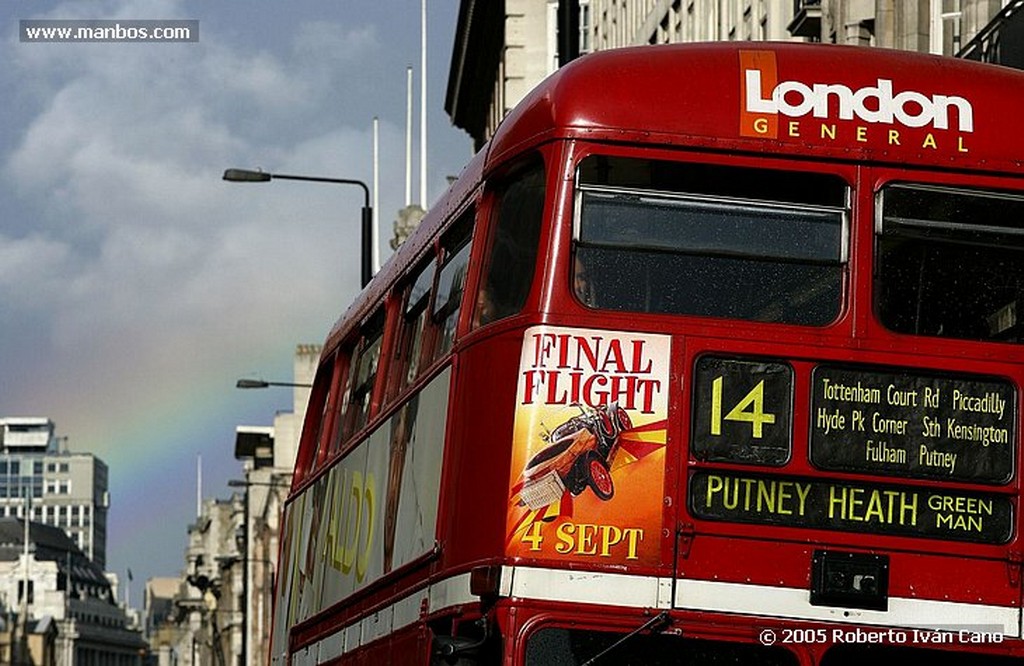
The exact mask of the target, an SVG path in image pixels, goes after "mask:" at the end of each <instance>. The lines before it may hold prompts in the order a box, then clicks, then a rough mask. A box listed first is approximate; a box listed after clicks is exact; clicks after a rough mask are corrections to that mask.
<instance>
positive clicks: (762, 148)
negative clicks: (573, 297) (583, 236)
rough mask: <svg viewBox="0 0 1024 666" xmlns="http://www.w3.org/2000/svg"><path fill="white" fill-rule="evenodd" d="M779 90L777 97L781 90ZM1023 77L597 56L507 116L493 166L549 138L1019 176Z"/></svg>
mask: <svg viewBox="0 0 1024 666" xmlns="http://www.w3.org/2000/svg"><path fill="white" fill-rule="evenodd" d="M773 93H774V95H773ZM1022 106H1024V72H1020V71H1017V70H1013V69H1009V68H1004V67H998V66H994V65H985V64H980V63H976V62H971V61H966V60H958V59H953V58H944V57H940V56H931V55H922V54H917V53H908V52H903V51H892V50H887V49H879V48H859V47H848V46H835V45H821V44H802V43H771V42H768V43H764V42H744V43H742V44H739V43H736V42H729V43H721V42H718V43H707V44H674V45H663V46H640V47H631V48H624V49H614V50H609V51H600V52H597V53H593V54H590V55H587V56H584V57H582V58H579V59H578V60H576V61H574V62H572V63H570V64H569V65H567V66H565V67H563V68H562V69H560V70H558V71H557V72H555V73H554V74H552V75H551V76H550V77H549V78H548V79H546V80H545V81H544V82H543V83H541V84H540V85H539V86H538V87H537V88H536V89H534V91H533V92H532V93H531V94H530V95H528V96H527V98H526V99H525V100H523V102H522V103H520V104H519V106H518V107H517V108H516V109H515V110H514V111H513V112H512V113H511V114H510V115H509V116H508V117H507V118H506V119H505V121H504V122H503V123H502V125H501V126H500V127H499V128H498V131H497V132H496V134H495V136H494V138H493V140H492V141H491V146H490V153H489V155H488V162H493V161H500V160H502V159H503V158H504V157H505V156H507V155H510V154H512V153H516V152H518V151H520V150H522V149H523V148H524V147H526V146H527V145H529V144H532V143H534V142H537V141H539V140H544V139H545V138H589V139H594V140H607V141H642V142H655V143H665V144H673V145H685V146H694V147H700V148H709V149H718V150H731V151H750V152H756V153H766V152H767V153H779V154H782V155H794V156H799V155H814V156H816V157H827V158H838V159H847V160H867V161H878V162H887V163H899V164H907V165H910V164H914V165H921V166H936V167H952V168H965V169H980V170H987V171H1008V170H1010V171H1013V170H1018V169H1020V167H1021V166H1022V161H1024V133H1022V132H1021V131H1020V128H1019V120H1018V117H1017V114H1016V112H1015V111H1014V109H1019V108H1021V107H1022Z"/></svg>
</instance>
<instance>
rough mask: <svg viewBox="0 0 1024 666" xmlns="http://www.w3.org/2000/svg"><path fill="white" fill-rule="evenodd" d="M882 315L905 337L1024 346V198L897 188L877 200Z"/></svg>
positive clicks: (884, 321)
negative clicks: (917, 336)
mask: <svg viewBox="0 0 1024 666" xmlns="http://www.w3.org/2000/svg"><path fill="white" fill-rule="evenodd" d="M877 210H878V211H879V212H878V220H879V223H878V228H877V230H876V231H877V242H876V249H875V253H876V265H875V311H876V313H877V315H878V318H879V320H880V321H881V323H882V325H883V326H885V327H886V328H888V329H890V330H893V331H896V332H898V333H909V334H914V335H927V336H935V337H944V338H960V339H967V340H999V341H1003V342H1021V341H1022V340H1024V330H1022V329H1024V327H1022V325H1021V317H1022V316H1024V312H1021V311H1020V308H1021V306H1024V303H1021V300H1022V297H1024V195H1022V194H1014V193H1008V192H994V191H984V190H973V189H960V188H952V187H942V186H934V185H920V184H913V185H911V184H892V185H888V186H886V187H884V188H883V189H882V190H881V192H879V194H878V205H877Z"/></svg>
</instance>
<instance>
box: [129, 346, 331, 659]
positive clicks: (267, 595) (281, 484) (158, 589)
mask: <svg viewBox="0 0 1024 666" xmlns="http://www.w3.org/2000/svg"><path fill="white" fill-rule="evenodd" d="M319 358H320V346H319V345H298V346H297V347H296V350H295V356H294V367H293V378H292V381H291V382H253V384H255V385H257V386H256V387H258V388H264V387H268V386H285V387H289V388H291V391H292V401H291V402H292V404H291V411H287V410H284V411H281V412H278V413H277V414H276V415H275V416H274V419H273V425H271V426H238V427H237V428H236V431H235V458H237V459H238V460H239V461H241V462H242V470H241V471H242V474H241V476H242V477H243V478H240V479H235V480H232V481H229V482H228V485H229V486H230V487H232V488H234V489H235V490H234V492H233V493H232V494H231V497H230V498H228V499H206V500H204V501H203V502H202V504H201V509H200V512H199V515H198V517H197V518H196V522H195V523H194V524H192V525H190V526H189V527H188V539H189V542H188V548H187V549H186V552H185V572H186V573H185V575H184V576H183V577H182V578H180V579H166V580H159V581H158V580H156V579H153V580H150V581H149V582H148V583H147V588H146V590H147V591H146V616H147V622H146V625H147V636H148V639H149V644H150V647H151V650H152V654H153V656H154V663H155V664H156V666H199V665H201V664H257V663H263V661H265V656H266V655H267V654H269V650H270V622H271V613H272V603H273V586H274V575H275V572H276V571H277V558H278V544H279V534H280V524H279V518H280V513H281V508H282V506H283V504H284V500H285V499H286V497H287V494H288V489H289V487H290V485H291V476H292V469H293V468H294V466H295V455H296V452H297V450H298V442H299V435H300V433H301V430H302V422H303V420H304V418H305V413H306V403H307V402H308V400H309V390H310V386H311V385H312V383H313V375H314V373H315V372H316V367H317V363H318V361H319Z"/></svg>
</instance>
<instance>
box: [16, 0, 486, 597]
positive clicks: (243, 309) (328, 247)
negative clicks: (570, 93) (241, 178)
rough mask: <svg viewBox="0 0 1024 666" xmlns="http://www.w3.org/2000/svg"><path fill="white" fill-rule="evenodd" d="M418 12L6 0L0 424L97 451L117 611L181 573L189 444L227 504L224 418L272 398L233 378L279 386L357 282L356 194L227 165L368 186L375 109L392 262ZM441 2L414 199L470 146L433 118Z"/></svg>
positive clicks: (397, 7)
mask: <svg viewBox="0 0 1024 666" xmlns="http://www.w3.org/2000/svg"><path fill="white" fill-rule="evenodd" d="M419 7H420V3H419V0H331V1H327V0H320V1H314V0H287V1H286V0H248V1H246V2H240V1H238V0H68V1H66V2H51V1H49V0H0V62H2V63H3V66H2V67H0V417H2V416H46V417H49V418H51V419H53V420H54V421H55V422H56V424H57V430H58V433H57V434H58V435H59V436H67V437H68V438H69V440H68V441H69V445H70V448H71V449H72V450H73V451H84V452H92V453H94V454H96V455H98V456H99V457H101V458H102V459H103V460H104V461H106V463H107V464H108V465H109V467H110V478H111V480H110V488H111V502H112V504H111V509H110V525H109V531H108V539H109V547H108V569H110V570H112V571H115V572H118V573H119V574H120V575H121V576H122V577H123V576H124V575H125V571H126V570H127V569H128V568H131V570H132V572H133V575H134V578H135V584H134V587H135V589H134V590H133V592H132V600H133V602H139V601H141V585H142V581H143V580H145V579H146V578H148V577H150V576H158V575H176V574H177V573H178V572H179V571H180V570H181V569H182V568H183V566H184V547H185V542H186V528H187V525H188V524H189V523H190V522H191V521H192V520H193V519H194V517H195V504H196V500H195V497H196V491H195V486H196V479H195V477H196V460H197V457H198V456H200V455H201V457H202V461H203V477H204V483H203V486H204V495H206V496H220V497H227V496H228V495H229V489H228V487H227V480H228V479H229V478H233V477H234V478H237V477H238V476H239V470H240V466H239V463H237V462H236V461H235V460H234V459H233V455H232V454H233V447H234V429H235V426H236V425H237V424H255V425H260V424H266V425H269V424H270V423H271V421H272V419H273V414H274V412H275V411H276V410H279V409H287V408H288V407H289V404H290V397H291V396H290V393H289V392H288V391H287V390H285V389H282V390H279V391H238V390H236V389H234V382H235V380H236V379H237V378H239V377H262V378H265V379H270V380H274V379H276V380H288V379H290V376H291V362H292V353H293V350H294V348H295V345H296V344H297V343H301V342H317V343H319V342H321V341H322V340H323V338H324V336H325V335H326V332H327V330H328V328H329V327H330V325H331V324H332V323H333V321H334V320H335V318H336V317H337V315H338V314H339V313H340V311H341V310H342V309H343V307H344V306H345V305H346V304H347V303H348V302H349V301H350V300H351V299H352V298H353V297H354V296H355V294H356V292H357V289H358V280H359V259H358V242H356V239H358V231H357V230H358V218H359V208H360V206H361V204H362V193H361V191H360V190H359V189H358V188H355V187H341V186H334V185H312V184H306V183H289V182H274V183H268V184H263V185H243V184H230V183H225V182H223V181H222V180H221V174H222V172H223V170H224V169H225V168H227V167H233V166H239V167H261V168H263V169H265V170H268V171H278V172H282V173H295V174H304V175H317V176H334V177H342V178H357V179H361V180H364V181H366V182H368V183H369V182H372V145H373V144H372V118H373V117H374V116H378V117H379V118H380V145H381V192H380V202H381V206H380V211H381V212H380V220H381V226H382V227H383V230H382V234H381V235H382V242H381V245H382V249H381V253H382V257H383V258H384V259H386V258H387V256H388V254H389V253H390V250H389V249H388V248H387V246H386V245H385V243H386V240H387V238H388V237H389V236H390V233H391V223H392V221H393V220H394V217H395V213H396V212H397V210H398V209H399V208H400V207H401V206H403V205H404V196H405V188H404V162H403V159H404V158H403V152H404V142H405V127H404V125H405V85H406V77H405V69H406V66H407V65H410V64H411V65H414V66H415V67H416V68H417V70H418V68H419V34H420V27H419V17H420V11H419ZM457 10H458V0H429V3H428V20H427V23H428V77H429V83H428V86H427V89H428V118H429V119H428V127H429V129H428V150H427V153H428V162H429V171H428V199H429V200H431V201H432V200H433V199H434V198H436V197H437V196H438V195H439V194H440V193H441V191H442V190H443V188H444V183H445V177H446V176H447V175H450V174H457V173H458V172H459V170H460V169H461V167H462V165H463V164H464V163H465V162H466V161H467V160H468V158H469V156H470V150H471V149H470V142H469V140H468V138H466V136H465V135H464V134H463V133H462V132H460V131H459V130H456V129H454V128H452V127H451V125H450V122H449V120H448V118H447V116H446V115H445V114H444V104H443V100H444V89H445V85H446V82H447V74H448V64H449V59H450V55H451V47H452V38H453V33H454V28H455V20H456V16H457ZM21 19H120V20H128V19H194V20H198V21H199V25H200V39H199V42H198V43H186V44H154V43H134V44H111V43H103V44H82V43H80V44H56V43H22V42H20V41H19V38H18V22H19V20H21ZM416 76H417V81H418V76H419V74H418V71H417V74H416ZM418 94H419V93H418V92H417V93H416V95H417V100H418ZM415 144H416V145H417V146H418V139H417V141H416V142H415ZM417 159H418V158H417ZM418 198H419V197H418V186H417V187H414V188H413V199H414V201H415V200H417V199H418Z"/></svg>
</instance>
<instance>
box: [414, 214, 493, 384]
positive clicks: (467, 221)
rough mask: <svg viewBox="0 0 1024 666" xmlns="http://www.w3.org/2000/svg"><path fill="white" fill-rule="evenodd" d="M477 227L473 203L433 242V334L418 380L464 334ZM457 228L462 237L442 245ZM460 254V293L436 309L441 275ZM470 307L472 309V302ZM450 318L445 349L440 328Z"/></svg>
mask: <svg viewBox="0 0 1024 666" xmlns="http://www.w3.org/2000/svg"><path fill="white" fill-rule="evenodd" d="M479 224H480V208H479V206H478V205H477V203H476V201H475V200H473V201H470V202H468V203H467V205H465V206H463V207H461V208H460V209H459V211H458V212H457V213H455V214H453V215H452V216H451V221H450V222H449V223H448V224H447V225H446V226H445V227H444V228H443V229H441V230H440V233H439V234H438V235H437V238H436V240H435V242H434V248H435V249H434V253H435V254H434V256H435V257H436V259H437V263H436V264H435V269H434V281H433V290H432V294H431V298H430V303H429V310H428V318H429V319H430V325H431V326H432V327H433V329H434V330H433V336H432V339H431V340H430V343H431V344H430V346H429V347H426V346H425V347H424V349H423V351H422V353H423V359H424V360H423V363H424V368H423V370H422V371H421V372H420V376H421V377H423V376H425V375H427V374H431V369H432V368H433V367H434V366H436V365H438V364H441V363H443V362H444V360H445V359H447V358H449V357H450V356H451V355H452V354H454V353H455V351H456V347H457V345H458V343H459V341H460V340H461V339H462V338H463V337H464V336H465V334H466V327H465V326H466V323H465V313H466V310H469V309H472V307H469V308H467V304H469V301H468V300H467V299H468V298H469V294H470V293H471V291H470V290H471V288H472V286H473V285H474V284H475V283H474V279H473V278H474V276H473V273H474V271H475V264H476V260H477V255H478V253H479V249H478V247H479V245H478V243H477V238H479V237H480V233H479ZM460 227H463V228H464V229H465V231H466V237H465V238H464V239H462V240H457V241H456V242H454V243H451V244H450V245H446V243H445V241H446V240H449V238H450V235H451V234H457V233H462V232H463V229H460ZM462 252H466V261H465V272H464V274H463V277H462V286H461V292H460V293H459V295H458V298H457V299H455V300H453V299H451V298H448V300H446V301H445V303H444V304H443V305H441V306H438V298H439V293H438V290H439V289H440V288H441V275H442V273H443V272H444V270H445V269H446V268H447V267H448V266H450V265H451V264H452V262H454V261H455V260H456V258H458V256H459V255H460V254H461V253H462ZM449 296H450V294H449ZM471 305H472V306H473V307H475V299H474V301H473V303H472V304H471ZM453 314H454V315H455V321H454V323H453V329H452V338H451V342H450V343H449V345H448V347H447V348H446V349H445V348H444V325H445V322H446V321H447V320H448V319H449V318H451V316H452V315H453Z"/></svg>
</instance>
